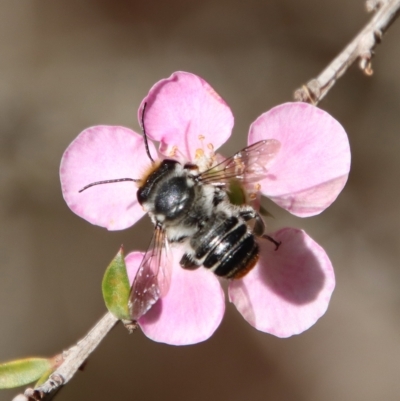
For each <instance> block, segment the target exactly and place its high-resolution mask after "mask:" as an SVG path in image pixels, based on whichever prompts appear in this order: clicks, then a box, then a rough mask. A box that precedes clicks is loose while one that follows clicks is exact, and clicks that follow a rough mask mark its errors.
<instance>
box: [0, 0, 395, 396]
mask: <svg viewBox="0 0 400 401" xmlns="http://www.w3.org/2000/svg"><path fill="white" fill-rule="evenodd" d="M369 19H370V15H368V14H367V13H366V12H365V7H364V2H363V1H361V0H336V1H333V0H325V1H318V0H299V1H289V0H247V1H240V0H202V1H190V0H189V1H188V0H164V1H154V0H147V1H137V0H136V1H133V0H132V1H129V0H120V1H113V0H87V1H84V2H82V1H80V0H68V1H50V0H47V1H46V0H19V1H18V2H16V1H14V0H2V1H1V3H0V219H1V224H0V261H1V267H0V319H1V329H0V360H1V361H5V360H8V359H14V358H18V357H24V356H28V355H44V356H50V355H53V354H55V353H58V352H60V351H61V350H63V349H66V348H68V347H69V346H70V345H72V344H73V343H75V342H76V341H77V340H78V339H79V338H81V337H82V336H83V335H84V334H85V333H86V332H87V331H88V330H89V329H90V328H91V327H92V325H94V324H95V322H96V321H97V320H98V319H99V318H100V317H101V316H102V315H103V314H104V313H105V307H104V304H103V301H102V296H101V290H100V285H101V279H102V275H103V272H104V270H105V268H106V266H107V265H108V263H109V262H110V260H111V259H112V258H113V256H114V255H115V253H116V252H117V250H118V248H119V246H120V244H121V243H123V244H124V245H125V249H126V250H131V249H145V248H146V247H147V244H148V241H149V239H150V236H151V230H152V228H151V225H150V223H149V221H148V220H147V219H143V220H142V221H140V222H139V223H138V224H137V225H136V226H135V227H133V228H131V229H129V230H125V231H122V232H107V231H106V230H105V229H102V228H99V227H95V226H91V225H90V224H89V223H87V222H86V221H84V220H82V219H80V218H79V217H77V216H75V215H74V214H73V213H72V212H71V211H70V210H69V209H68V207H67V206H66V204H65V203H64V201H63V199H62V195H61V190H60V184H59V177H58V168H59V162H60V158H61V155H62V153H63V151H64V149H65V148H66V147H67V145H68V144H69V143H70V142H71V141H72V140H73V139H74V138H75V136H76V135H77V134H78V133H79V132H80V131H82V130H83V129H84V128H86V127H88V126H91V125H97V124H114V125H124V126H128V127H131V128H133V129H135V130H139V125H138V122H137V119H136V112H137V108H138V106H139V103H140V101H141V99H142V98H143V97H144V96H145V95H146V94H147V92H148V90H149V88H150V87H151V86H152V85H153V84H154V83H155V82H156V81H158V80H159V79H161V78H164V77H168V76H169V75H170V74H171V73H172V72H173V71H176V70H186V71H190V72H193V73H196V74H198V75H200V76H202V77H203V78H204V79H206V80H207V81H208V82H209V83H210V84H211V85H212V86H213V87H214V89H215V90H216V91H217V92H218V93H219V94H220V95H221V96H222V97H223V98H224V99H225V100H226V101H227V102H228V104H229V105H230V106H231V108H232V110H233V113H234V115H235V128H234V132H233V138H232V140H231V141H230V142H229V144H227V145H226V146H225V147H224V148H223V152H224V153H225V154H232V153H234V152H235V151H237V150H238V149H240V148H241V147H243V146H245V144H246V136H247V132H248V127H249V125H250V123H251V122H252V121H254V120H255V118H256V117H257V116H259V115H260V114H261V113H262V112H264V111H266V110H268V109H269V108H271V107H272V106H274V105H277V104H279V103H282V102H285V101H289V100H291V99H292V94H293V92H294V90H295V89H297V88H298V87H300V86H301V85H302V84H303V83H304V82H307V81H308V80H309V79H311V78H312V77H315V76H316V75H317V74H318V73H319V72H320V71H321V70H322V69H323V68H324V67H325V66H326V65H327V64H328V62H329V61H331V59H333V58H334V57H335V56H336V54H337V53H338V52H339V51H340V50H342V48H343V47H344V46H345V45H346V44H347V43H348V42H349V41H350V40H351V39H352V38H353V37H354V36H355V35H356V33H357V32H358V31H359V30H360V29H361V28H362V27H363V26H364V24H365V23H366V22H367V21H368V20H369ZM399 35H400V21H397V23H395V24H394V25H393V26H392V27H391V28H390V29H389V31H388V33H387V35H386V36H384V40H383V43H382V44H381V45H380V46H379V47H378V48H377V51H376V52H377V57H376V58H375V59H374V61H373V68H374V72H375V73H374V75H373V76H372V77H371V78H367V77H365V76H363V75H362V73H361V72H360V71H359V70H358V69H356V68H352V69H351V70H350V71H349V72H348V73H347V74H346V75H345V76H344V77H343V78H342V79H341V80H340V81H339V82H338V83H337V84H336V85H335V87H334V88H333V89H332V90H331V92H330V93H329V94H328V96H327V97H326V98H325V99H324V100H323V102H322V103H321V104H320V107H322V108H324V109H325V110H327V111H329V112H330V113H331V114H332V115H333V116H335V117H336V118H337V119H338V120H339V121H340V122H341V123H342V124H343V125H344V127H345V128H346V130H347V132H348V134H349V138H350V143H351V147H352V152H353V165H352V171H351V174H350V178H349V182H348V184H347V186H346V187H345V189H344V191H343V192H342V194H341V195H340V196H339V198H338V200H337V201H336V202H335V203H334V204H333V205H332V206H331V207H330V208H329V209H328V210H326V211H325V212H324V213H323V214H322V215H320V216H317V217H314V218H309V219H305V220H302V219H299V218H296V217H294V216H291V215H290V214H289V213H287V212H285V211H283V210H280V209H279V208H277V207H276V206H274V205H271V204H270V203H266V205H267V207H268V208H269V210H270V211H271V212H272V213H273V214H274V216H275V218H274V219H270V220H269V226H270V229H271V231H273V230H274V229H278V228H280V227H283V226H296V227H302V228H305V229H306V231H307V232H308V233H309V234H310V235H311V236H312V237H313V238H314V239H315V240H316V241H317V242H319V243H320V244H321V245H322V246H323V247H324V248H325V249H326V250H327V252H328V254H329V255H330V257H331V259H332V261H333V264H334V267H335V271H336V275H337V288H336V290H335V292H334V294H333V299H332V302H331V305H330V308H329V309H328V312H327V313H326V315H325V316H324V317H323V318H322V319H321V320H320V321H319V322H318V323H317V324H316V325H315V326H314V327H312V328H311V329H310V330H308V331H307V332H305V333H303V334H301V335H299V336H295V337H292V338H289V339H278V338H275V337H273V336H270V335H268V334H263V333H260V332H257V331H256V330H255V329H253V328H252V327H251V326H249V325H248V324H247V323H246V322H245V321H244V320H243V318H242V317H241V315H240V314H239V313H238V312H237V311H236V310H235V308H234V306H232V305H228V306H227V313H226V315H225V318H224V321H223V323H222V324H221V326H220V328H219V329H218V330H217V332H216V333H215V335H214V336H213V337H212V338H211V339H210V340H209V341H206V342H205V343H202V344H198V345H194V346H187V347H179V348H177V347H172V346H167V345H163V344H157V343H154V342H152V341H150V340H148V339H147V338H146V337H145V336H144V335H143V334H142V333H141V332H140V331H138V332H136V333H135V334H133V335H128V333H127V332H126V330H124V328H123V327H121V326H118V327H116V328H115V329H114V330H113V331H112V332H111V333H110V335H109V336H108V337H107V338H106V339H105V341H104V342H103V343H102V344H101V346H100V347H99V348H98V349H97V351H96V352H95V353H94V355H93V356H92V357H91V358H90V360H89V362H88V364H87V366H86V368H85V371H84V372H81V373H79V374H77V375H76V376H75V378H74V379H73V381H72V382H71V383H70V384H68V385H67V386H66V387H65V388H64V389H63V390H62V391H61V392H60V393H59V394H58V396H57V400H58V401H62V400H92V399H93V400H110V399H132V400H143V401H150V400H159V399H163V400H165V401H167V400H181V399H182V400H183V399H189V400H193V401H198V400H199V401H200V400H208V401H214V400H215V401H217V400H218V401H219V400H227V399H229V400H231V401H236V400H237V401H239V400H243V399H249V400H253V401H258V400H266V399H268V400H274V401H275V400H276V401H286V400H290V401H292V400H296V401H302V400H307V401H314V400H315V401H317V400H318V401H319V400H324V401H331V400H332V401H333V400H352V401H357V400H363V401H375V400H378V399H380V400H385V401H391V400H398V399H399V397H400V380H399V379H398V375H399V371H400V338H399V331H400V315H399V309H400V308H399V307H400V269H399V260H400V240H399V238H400V237H399V234H400V213H399V207H398V204H399V201H398V199H399V196H400V189H399V182H400V158H399V151H400V73H399V71H400V46H399ZM145 233H146V234H145ZM17 392H18V389H14V390H7V391H2V392H0V400H1V401H3V400H10V399H11V398H12V397H13V395H15V394H17Z"/></svg>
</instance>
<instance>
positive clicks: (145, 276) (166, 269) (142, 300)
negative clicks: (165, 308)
mask: <svg viewBox="0 0 400 401" xmlns="http://www.w3.org/2000/svg"><path fill="white" fill-rule="evenodd" d="M171 268H172V265H171V258H170V255H169V243H168V240H167V237H166V235H165V230H163V229H162V228H161V227H156V229H155V230H154V234H153V238H152V240H151V242H150V245H149V249H148V250H147V252H146V254H145V255H144V257H143V260H142V262H141V263H140V266H139V269H138V271H137V273H136V277H135V279H134V280H133V284H132V289H131V294H130V298H129V309H130V313H131V318H132V320H138V319H139V318H140V317H141V316H143V315H144V314H145V313H146V312H147V311H148V310H149V309H150V308H151V306H152V305H154V304H155V303H156V302H157V301H158V299H159V298H161V297H163V296H164V295H165V294H166V293H167V292H168V289H169V285H170V279H171Z"/></svg>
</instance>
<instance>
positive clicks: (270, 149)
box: [199, 139, 281, 186]
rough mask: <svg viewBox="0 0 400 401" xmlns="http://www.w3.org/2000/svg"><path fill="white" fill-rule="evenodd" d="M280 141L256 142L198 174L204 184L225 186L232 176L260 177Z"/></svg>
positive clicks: (248, 178) (276, 150) (273, 155)
mask: <svg viewBox="0 0 400 401" xmlns="http://www.w3.org/2000/svg"><path fill="white" fill-rule="evenodd" d="M280 147H281V143H280V142H279V141H278V140H276V139H266V140H263V141H260V142H256V143H254V144H253V145H250V146H248V147H247V148H244V149H242V150H241V151H239V152H237V153H236V154H235V155H233V156H232V157H229V158H228V159H225V160H224V161H223V162H221V163H219V164H217V165H216V166H214V167H212V168H210V169H208V170H206V171H204V172H203V173H202V174H200V176H199V179H200V180H201V182H202V183H204V184H212V185H216V186H225V185H227V184H229V181H230V180H232V179H233V178H235V179H237V180H239V181H244V180H246V182H254V181H257V180H260V179H262V178H263V177H264V176H265V174H266V173H267V171H268V170H267V167H268V164H269V163H270V162H271V160H273V158H274V157H275V156H276V155H277V154H278V152H279V149H280Z"/></svg>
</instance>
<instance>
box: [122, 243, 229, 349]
mask: <svg viewBox="0 0 400 401" xmlns="http://www.w3.org/2000/svg"><path fill="white" fill-rule="evenodd" d="M180 255H182V252H178V251H176V250H175V249H173V258H174V260H179V259H178V258H179V256H180ZM142 257H143V254H140V253H139V252H133V253H130V254H129V255H127V256H126V259H125V261H126V265H127V270H128V276H129V279H130V280H131V282H133V279H134V277H135V275H136V271H137V269H138V267H139V264H140V262H141V259H142ZM224 311H225V296H224V292H223V290H222V288H221V285H220V284H219V281H218V279H217V277H216V276H215V275H214V274H212V273H211V272H209V271H207V270H206V269H203V268H199V269H197V270H195V271H189V270H184V269H182V268H181V267H180V266H179V265H178V264H177V263H175V264H174V266H173V271H172V277H171V286H170V289H169V291H168V293H167V295H166V296H165V297H164V298H161V299H160V300H159V301H158V302H157V303H156V304H155V305H154V306H153V307H152V308H151V309H150V310H149V311H148V312H147V313H146V314H145V315H144V316H142V317H141V318H140V319H139V325H140V327H141V328H142V330H143V332H144V334H145V335H146V336H147V337H149V338H150V339H151V340H154V341H158V342H163V343H167V344H171V345H188V344H195V343H199V342H201V341H205V340H207V339H208V338H209V337H211V335H212V334H213V333H214V331H215V330H216V329H217V327H218V326H219V324H220V323H221V320H222V317H223V315H224Z"/></svg>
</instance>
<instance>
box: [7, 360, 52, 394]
mask: <svg viewBox="0 0 400 401" xmlns="http://www.w3.org/2000/svg"><path fill="white" fill-rule="evenodd" d="M53 367H54V366H53V360H52V359H51V358H50V359H46V358H25V359H18V360H15V361H11V362H6V363H2V364H0V389H4V388H13V387H18V386H24V385H26V384H29V383H32V382H34V381H35V380H37V379H39V378H40V377H42V376H43V375H44V374H45V373H46V372H48V371H50V370H51V369H53Z"/></svg>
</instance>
